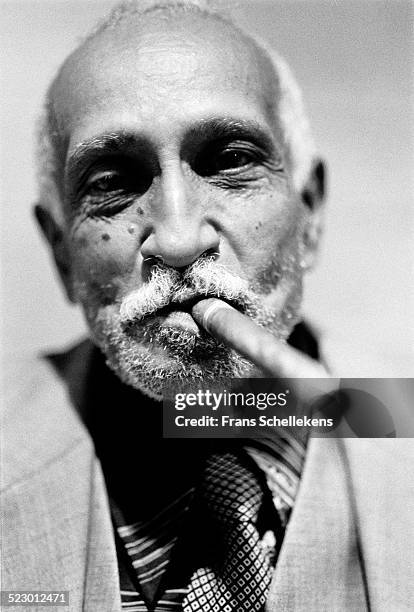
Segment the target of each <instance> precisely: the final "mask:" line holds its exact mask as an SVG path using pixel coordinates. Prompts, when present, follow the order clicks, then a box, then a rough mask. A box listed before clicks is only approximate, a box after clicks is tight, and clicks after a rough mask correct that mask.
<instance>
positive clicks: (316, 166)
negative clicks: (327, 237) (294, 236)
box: [300, 159, 326, 269]
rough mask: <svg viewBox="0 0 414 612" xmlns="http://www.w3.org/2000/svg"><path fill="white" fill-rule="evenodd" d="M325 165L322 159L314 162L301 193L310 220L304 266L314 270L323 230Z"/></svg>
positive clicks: (308, 222)
mask: <svg viewBox="0 0 414 612" xmlns="http://www.w3.org/2000/svg"><path fill="white" fill-rule="evenodd" d="M325 183H326V173H325V164H324V162H323V161H322V160H321V159H317V160H315V161H314V163H313V165H312V168H311V171H310V173H309V176H308V179H307V181H306V182H305V185H304V186H303V189H302V191H301V193H300V197H301V199H302V202H303V204H304V205H305V207H306V208H307V209H308V218H307V222H306V225H305V229H304V234H303V245H304V254H303V262H302V266H303V268H305V269H311V268H313V266H314V264H315V261H316V258H317V254H318V249H319V244H320V239H321V235H322V230H323V219H324V203H325Z"/></svg>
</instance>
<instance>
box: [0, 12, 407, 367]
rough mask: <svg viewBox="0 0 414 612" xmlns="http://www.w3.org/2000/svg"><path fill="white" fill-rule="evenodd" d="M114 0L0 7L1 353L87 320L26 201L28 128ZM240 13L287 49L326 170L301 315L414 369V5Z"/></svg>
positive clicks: (47, 342) (68, 336) (30, 175)
mask: <svg viewBox="0 0 414 612" xmlns="http://www.w3.org/2000/svg"><path fill="white" fill-rule="evenodd" d="M113 4H115V2H113V1H108V0H105V1H99V2H96V1H85V0H82V1H80V0H21V1H20V0H14V1H10V0H9V1H4V0H3V2H1V37H2V45H1V46H2V49H3V51H2V60H1V64H2V82H1V93H0V101H1V168H2V181H1V195H2V203H1V217H0V218H1V231H2V298H3V304H2V307H3V315H2V318H3V334H2V335H3V342H4V348H5V352H6V354H8V353H12V352H13V353H15V352H18V353H21V352H34V351H38V350H40V349H44V348H58V347H61V346H62V345H64V344H65V343H69V342H71V341H72V340H73V339H76V338H77V337H78V336H79V335H80V334H81V333H82V331H83V330H84V329H85V328H84V324H83V319H82V316H81V314H80V313H79V312H78V311H77V310H76V309H75V308H73V307H70V306H68V305H66V303H65V301H64V297H63V293H62V292H61V290H60V287H59V285H58V283H57V276H56V275H55V274H54V272H53V271H52V267H51V261H50V258H49V255H48V253H47V250H46V248H45V245H44V244H43V242H42V240H41V238H40V236H39V235H38V233H37V228H36V227H35V224H34V221H33V218H32V213H31V207H32V204H33V202H34V201H35V198H36V184H35V171H34V167H35V163H34V153H33V149H34V136H33V132H34V124H35V119H36V116H37V114H38V112H39V109H40V107H41V104H42V99H43V96H44V93H45V90H46V88H47V85H48V83H49V81H50V79H51V78H52V76H53V74H54V72H55V70H56V69H57V67H58V66H59V64H60V63H61V62H62V61H63V59H64V58H65V56H66V55H67V54H68V53H69V52H70V51H71V50H72V49H73V47H74V46H75V44H76V41H77V40H78V39H79V38H80V37H81V36H82V35H84V34H85V33H86V32H87V31H88V29H89V28H90V27H91V26H92V25H93V24H94V22H95V21H96V20H97V19H98V18H99V17H100V16H101V15H102V14H103V13H104V12H106V11H107V10H108V8H110V7H111V6H112V5H113ZM227 4H230V6H231V7H232V8H233V10H234V13H235V14H236V15H237V16H238V17H239V20H240V22H241V23H242V24H243V25H245V26H246V27H247V28H248V29H250V30H251V31H253V32H255V33H257V34H259V35H260V36H261V37H263V38H265V39H267V40H268V41H269V42H270V43H271V44H272V45H273V46H274V47H275V48H276V49H278V50H279V52H280V53H281V54H282V55H284V56H285V57H286V59H287V60H288V61H289V63H290V64H291V66H292V68H293V70H294V72H295V73H296V75H297V77H298V80H299V82H300V83H301V85H302V87H303V90H304V96H305V100H306V101H307V107H308V110H309V114H310V117H311V121H312V124H313V126H314V131H315V136H316V140H317V143H318V146H319V149H320V151H321V153H322V155H323V157H324V158H325V159H326V161H327V162H328V168H329V182H328V187H329V193H328V207H327V222H326V236H325V240H324V245H323V249H322V254H321V260H320V264H319V267H318V269H317V270H316V271H315V272H314V273H313V274H312V276H309V278H308V281H307V285H306V298H305V305H304V311H305V313H307V314H308V315H310V317H311V320H313V321H314V322H317V323H318V324H319V326H321V327H322V329H326V330H334V331H335V332H340V333H341V335H343V336H344V337H345V338H348V339H349V342H351V343H353V342H355V344H356V345H358V346H363V347H364V348H365V349H367V351H368V352H370V353H375V355H376V356H377V357H378V359H380V360H381V361H382V362H383V363H385V364H386V368H387V369H386V371H385V373H384V371H382V372H381V374H382V375H385V374H386V373H388V375H390V376H392V375H400V376H412V375H413V373H414V366H413V324H412V321H413V313H414V295H413V291H414V289H413V287H414V282H413V281H414V266H413V261H414V250H413V245H414V220H413V206H412V204H413V202H412V193H413V187H414V184H413V162H414V153H413V148H414V147H413V140H414V139H413V131H412V126H413V122H412V119H413V116H412V109H413V88H412V79H413V69H412V68H413V57H414V56H413V50H414V49H413V38H412V31H413V10H412V9H413V5H412V3H411V2H409V1H399V0H386V1H375V0H363V1H361V0H360V1H353V0H343V1H342V0H341V1H340V0H337V1H333V0H329V1H318V2H315V1H313V0H303V1H297V0H274V1H271V0H268V1H262V0H245V1H241V2H238V3H235V2H234V3H232V2H230V3H227Z"/></svg>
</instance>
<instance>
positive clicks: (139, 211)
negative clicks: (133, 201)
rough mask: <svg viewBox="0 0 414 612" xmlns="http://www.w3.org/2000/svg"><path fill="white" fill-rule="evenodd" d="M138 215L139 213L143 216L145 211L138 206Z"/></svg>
mask: <svg viewBox="0 0 414 612" xmlns="http://www.w3.org/2000/svg"><path fill="white" fill-rule="evenodd" d="M137 213H138V214H139V215H143V214H144V211H143V210H142V208H141V206H138V208H137Z"/></svg>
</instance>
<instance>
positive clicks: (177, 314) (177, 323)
mask: <svg viewBox="0 0 414 612" xmlns="http://www.w3.org/2000/svg"><path fill="white" fill-rule="evenodd" d="M210 297H214V298H216V299H221V300H223V302H227V303H228V304H230V305H231V306H233V307H234V308H237V310H240V305H236V304H235V303H234V302H232V301H231V300H227V299H225V298H222V297H220V298H218V296H217V295H211V294H206V295H197V296H193V297H191V298H188V299H185V300H182V301H172V302H170V303H169V304H167V306H164V307H163V308H160V309H159V310H157V312H155V313H154V315H153V316H154V318H156V319H158V320H159V324H160V326H161V327H176V328H179V329H182V330H185V331H187V332H191V333H193V334H195V335H200V331H204V330H203V329H202V328H201V327H200V325H199V324H198V323H197V322H196V321H195V319H194V318H193V316H192V314H191V311H192V308H193V306H194V305H195V304H197V303H198V302H200V300H205V299H208V298H210Z"/></svg>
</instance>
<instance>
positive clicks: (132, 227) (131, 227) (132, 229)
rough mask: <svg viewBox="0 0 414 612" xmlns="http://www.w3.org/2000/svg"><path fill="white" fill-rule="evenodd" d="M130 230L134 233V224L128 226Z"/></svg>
mask: <svg viewBox="0 0 414 612" xmlns="http://www.w3.org/2000/svg"><path fill="white" fill-rule="evenodd" d="M128 232H129V233H130V234H133V233H134V232H135V227H134V226H133V225H130V226H129V228H128Z"/></svg>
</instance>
